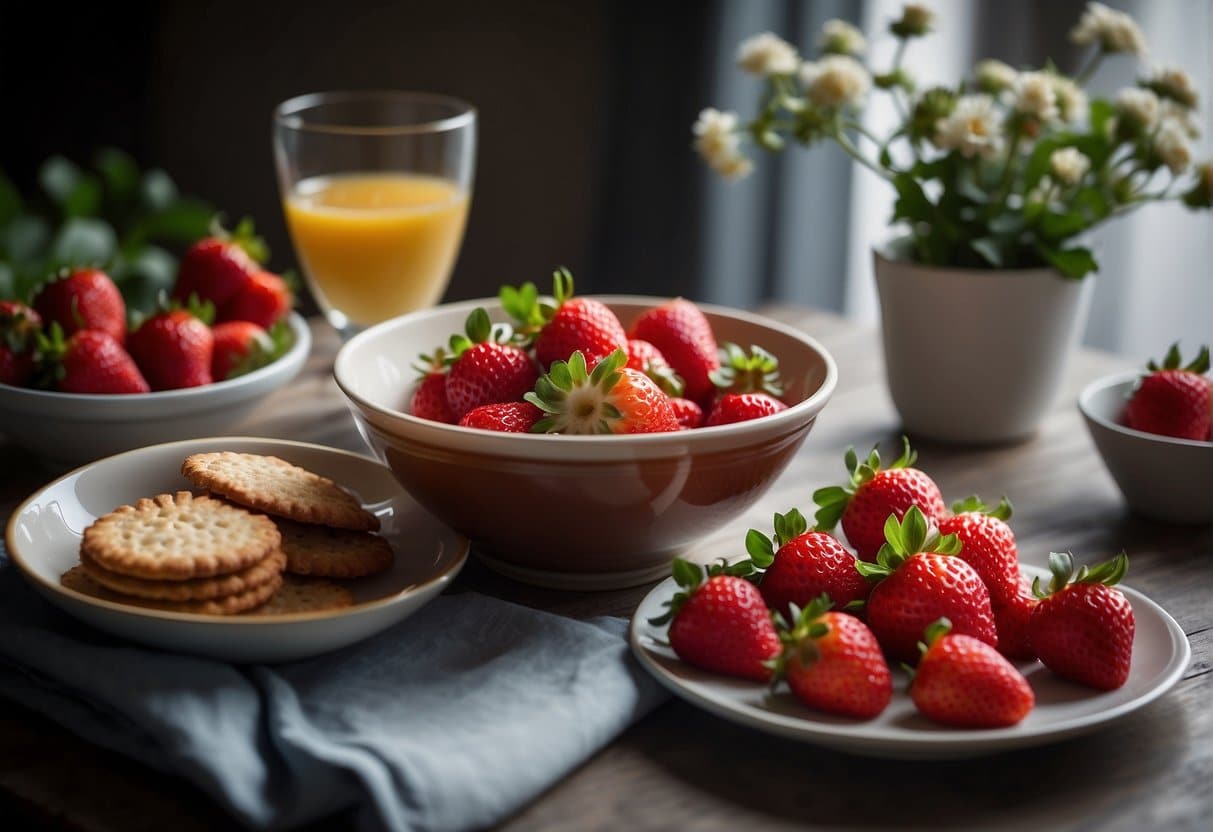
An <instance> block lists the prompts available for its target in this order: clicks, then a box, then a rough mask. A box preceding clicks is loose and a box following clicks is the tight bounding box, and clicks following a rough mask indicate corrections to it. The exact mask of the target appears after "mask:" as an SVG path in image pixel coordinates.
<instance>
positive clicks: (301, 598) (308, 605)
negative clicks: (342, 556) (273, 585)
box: [249, 575, 354, 615]
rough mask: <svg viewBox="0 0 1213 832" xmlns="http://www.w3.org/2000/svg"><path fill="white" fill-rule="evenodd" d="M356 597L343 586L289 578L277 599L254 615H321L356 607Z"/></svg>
mask: <svg viewBox="0 0 1213 832" xmlns="http://www.w3.org/2000/svg"><path fill="white" fill-rule="evenodd" d="M353 603H354V596H353V595H351V594H350V591H349V590H348V589H346V588H345V587H343V586H341V585H340V584H335V583H333V582H332V581H324V580H315V579H311V578H296V577H295V576H293V575H287V576H286V577H285V578H284V579H283V582H282V588H281V589H279V590H278V591H277V592H276V593H274V597H273V598H271V599H270V600H269V601H267V602H266V603H265V604H264V605H262V606H260V607H258V608H257V609H256V610H254V611H253V612H251V613H249V614H250V615H290V614H292V613H299V612H321V611H324V610H338V609H344V608H345V607H349V606H353Z"/></svg>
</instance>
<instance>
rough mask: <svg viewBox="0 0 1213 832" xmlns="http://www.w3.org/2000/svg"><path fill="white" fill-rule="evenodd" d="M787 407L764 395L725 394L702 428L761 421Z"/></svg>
mask: <svg viewBox="0 0 1213 832" xmlns="http://www.w3.org/2000/svg"><path fill="white" fill-rule="evenodd" d="M787 409H788V406H787V405H786V404H784V403H783V402H781V401H779V399H772V398H771V397H770V396H768V395H767V394H766V393H725V394H724V395H723V396H721V398H720V401H718V402H716V406H715V407H713V408H712V412H711V413H709V414H708V418H707V419H705V420H704V423H703V426H704V427H705V428H710V427H713V426H715V425H731V424H733V423H734V422H748V421H749V420H750V419H761V418H762V417H763V416H771V415H773V414H776V413H779V412H780V411H783V410H787Z"/></svg>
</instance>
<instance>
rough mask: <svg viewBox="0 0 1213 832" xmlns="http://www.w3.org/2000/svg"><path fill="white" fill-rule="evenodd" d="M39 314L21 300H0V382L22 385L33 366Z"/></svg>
mask: <svg viewBox="0 0 1213 832" xmlns="http://www.w3.org/2000/svg"><path fill="white" fill-rule="evenodd" d="M41 331H42V316H41V315H39V314H38V313H37V312H35V311H34V310H33V309H31V308H29V307H28V306H26V305H25V304H24V303H21V302H20V301H15V300H0V384H11V385H13V386H14V387H24V386H26V385H28V384H29V383H30V381H32V380H33V377H34V373H35V371H36V370H37V364H36V362H35V360H34V358H35V356H36V355H37V346H38V343H37V342H38V333H39V332H41Z"/></svg>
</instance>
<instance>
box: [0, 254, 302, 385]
mask: <svg viewBox="0 0 1213 832" xmlns="http://www.w3.org/2000/svg"><path fill="white" fill-rule="evenodd" d="M244 244H245V241H244V240H242V239H241V237H239V236H236V237H231V236H227V235H223V234H219V233H217V234H216V235H215V236H211V237H207V238H205V239H203V240H200V241H199V242H197V243H195V244H194V245H193V246H192V247H191V248H190V249H189V250H188V251H186V253H185V255H184V257H183V258H182V260H181V266H180V270H179V272H178V275H177V281H176V284H175V286H174V287H173V292H172V297H171V300H170V299H168V298H166V299H164V301H163V302H162V303H161V308H160V309H158V310H156V311H155V312H153V313H152V314H150V315H131V314H128V309H127V306H126V303H125V301H124V300H123V297H122V293H121V292H120V291H119V290H118V287H117V286H116V285H115V283H114V281H113V280H111V279H110V277H109V276H108V275H107V274H106V273H105V272H104V271H102V270H101V269H99V268H93V267H90V266H79V267H75V268H67V269H64V270H62V271H61V272H59V273H58V274H56V275H54V276H52V277H51V278H50V279H49V280H47V281H46V282H44V283H43V284H42V285H41V286H39V287H38V288H37V289H36V290H35V292H34V294H33V296H32V298H31V299H30V302H29V303H28V304H26V303H24V302H22V301H18V300H4V301H0V383H3V384H8V385H12V386H16V387H39V388H43V389H49V390H54V391H58V392H63V393H90V394H134V393H148V392H151V391H159V390H175V389H181V388H186V387H199V386H202V385H207V384H211V383H214V382H220V381H226V380H227V379H230V378H234V377H236V376H238V375H242V374H244V373H247V372H250V371H252V370H255V369H258V368H259V367H262V366H265V365H266V364H269V363H270V362H272V361H274V360H276V359H277V358H279V357H280V356H282V355H283V354H284V353H285V352H286V350H288V349H289V348H290V346H291V343H292V341H291V339H292V335H291V331H290V329H289V327H287V326H286V324H285V322H284V319H285V318H286V316H287V314H288V313H289V312H290V310H291V307H292V305H293V301H294V299H293V294H292V292H291V289H290V287H289V285H288V284H287V283H286V281H285V280H284V279H283V278H282V277H280V276H279V275H276V274H273V273H271V272H268V271H265V270H264V269H263V268H262V267H261V266H260V265H259V264H258V263H257V261H256V260H254V259H253V258H252V257H251V256H250V255H249V254H248V253H246V251H245V248H244ZM132 318H133V319H135V320H133V321H132V320H131V319H132ZM132 323H133V325H132Z"/></svg>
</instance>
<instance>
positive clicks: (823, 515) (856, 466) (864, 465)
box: [813, 436, 918, 531]
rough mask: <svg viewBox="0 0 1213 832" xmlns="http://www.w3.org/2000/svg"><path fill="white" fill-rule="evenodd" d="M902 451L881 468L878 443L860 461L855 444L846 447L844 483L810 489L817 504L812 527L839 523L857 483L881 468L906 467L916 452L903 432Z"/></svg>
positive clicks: (827, 529) (822, 529)
mask: <svg viewBox="0 0 1213 832" xmlns="http://www.w3.org/2000/svg"><path fill="white" fill-rule="evenodd" d="M901 444H902V451H901V456H900V457H898V458H897V459H896V460H894V461H893V462H892V464H890V465H889V466H888V468H883V469H882V468H881V464H880V450H879V446H878V445H875V446H873V447H872V452H871V453H869V454H868V458H867V459H865V460H864V461H863V462H860V461H859V457H858V456H857V455H856V454H855V448H854V447H850V448H847V453H846V456H845V457H844V461H845V463H846V468H847V473H848V474H850V479H849V481H848V482H847V484H846V485H841V486H838V485H831V486H826V487H825V488H819V489H817V490H816V491H814V492H813V502H815V503H816V504H817V505H818V509H817V513H816V514H815V515H814V520H815V521H816V526H815V528H816V529H817V530H819V531H829V530H830V529H832V528H834V527H835V526H837V525H838V521H839V520H841V519H842V514H843V512H844V511H846V508H847V504H848V503H850V501H851V497H853V496H855V492H856V491H858V490H859V487H860V486H862V485H864V484H865V483H867V482H869V481H870V480H871V479H872V478H873V477H875V476H876V474H877V472H879V471H881V470H892V469H894V468H909V467H910V466H911V465H913V464H914V462H915V461H916V460H917V459H918V453H917V452H916V451H914V450H912V449H911V448H910V440H909V438H908V437H906V436H902V437H901Z"/></svg>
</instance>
